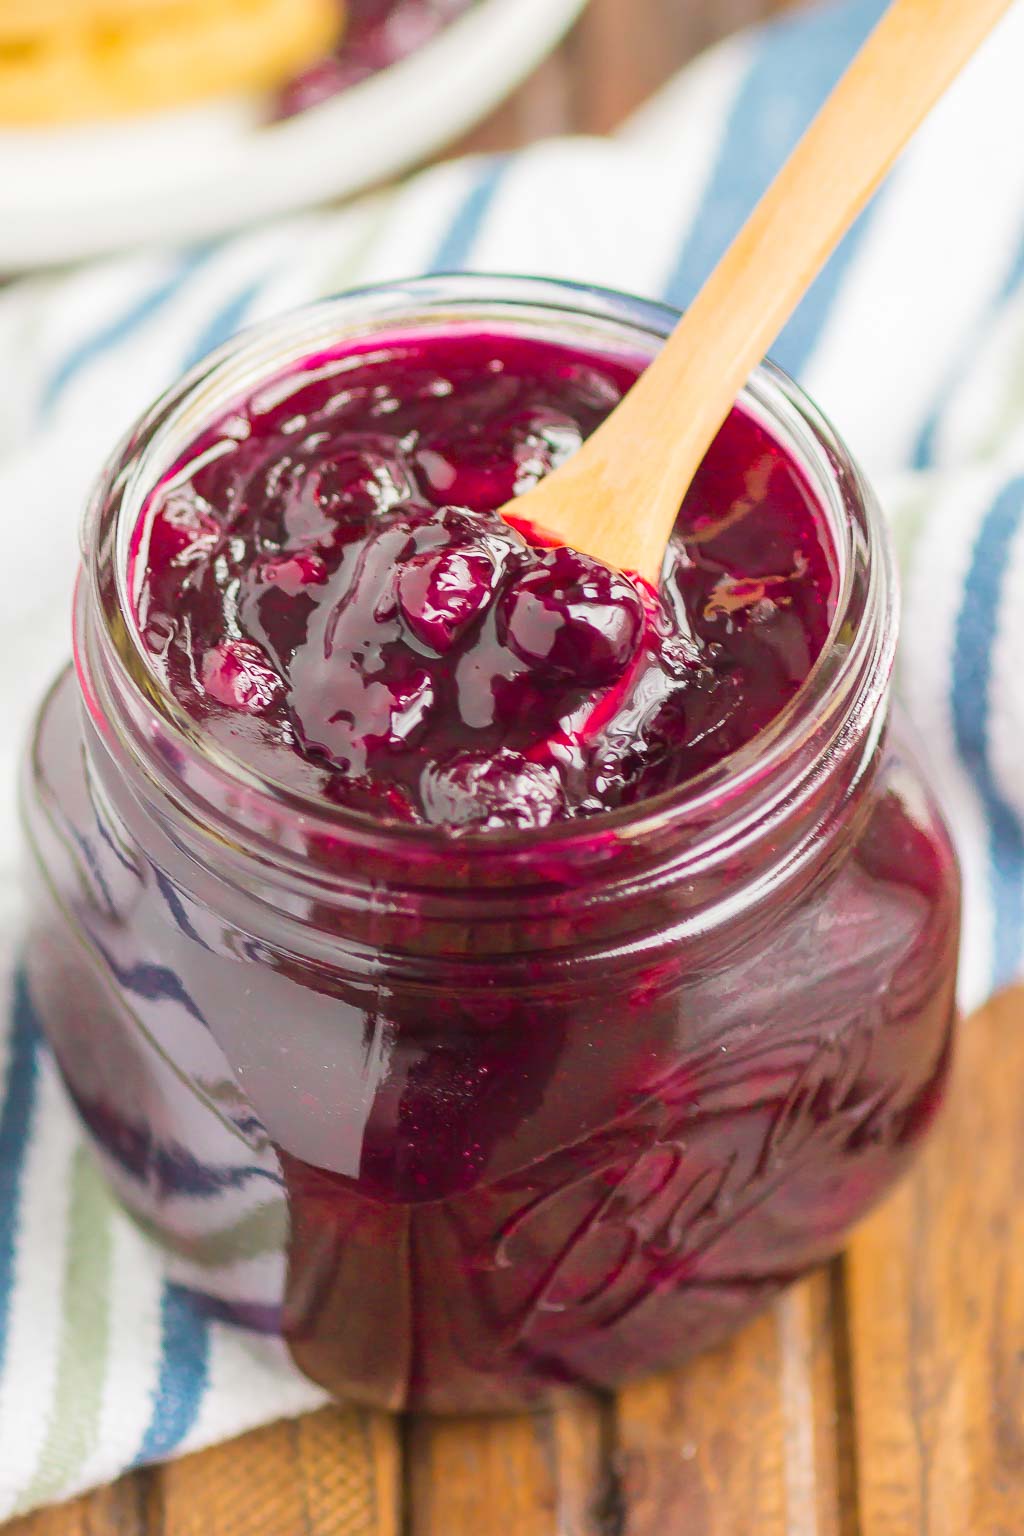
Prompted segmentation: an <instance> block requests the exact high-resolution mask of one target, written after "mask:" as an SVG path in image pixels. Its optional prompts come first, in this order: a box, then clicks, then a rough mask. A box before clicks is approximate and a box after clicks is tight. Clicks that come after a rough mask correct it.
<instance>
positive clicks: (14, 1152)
mask: <svg viewBox="0 0 1024 1536" xmlns="http://www.w3.org/2000/svg"><path fill="white" fill-rule="evenodd" d="M39 1047H40V1034H39V1028H38V1025H37V1024H36V1018H35V1014H34V1012H33V1009H32V1004H31V1003H30V1001H29V996H28V987H27V985H26V982H25V977H24V975H23V974H21V973H19V974H18V975H17V976H15V978H14V995H13V999H12V1016H11V1033H10V1057H9V1060H8V1064H7V1077H6V1081H5V1083H4V1086H3V1098H2V1100H0V1367H2V1365H3V1361H4V1355H5V1353H6V1349H7V1331H8V1327H9V1324H10V1310H11V1296H12V1293H13V1290H14V1271H15V1260H16V1253H17V1237H18V1219H19V1211H20V1208H21V1184H22V1175H23V1173H24V1167H25V1159H26V1157H27V1156H28V1149H29V1141H30V1138H31V1132H32V1117H33V1113H34V1111H35V1105H36V1098H37V1092H38V1078H39Z"/></svg>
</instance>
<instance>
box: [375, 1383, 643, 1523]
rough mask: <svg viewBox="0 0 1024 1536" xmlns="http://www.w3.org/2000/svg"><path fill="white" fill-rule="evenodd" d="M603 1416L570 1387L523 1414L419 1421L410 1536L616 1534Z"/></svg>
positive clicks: (413, 1447)
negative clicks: (557, 1399) (544, 1409)
mask: <svg viewBox="0 0 1024 1536" xmlns="http://www.w3.org/2000/svg"><path fill="white" fill-rule="evenodd" d="M602 1413H603V1410H602V1405H601V1403H600V1402H599V1401H598V1400H597V1399H596V1398H594V1397H590V1396H588V1395H586V1394H583V1393H569V1394H566V1397H565V1399H564V1401H563V1402H562V1403H560V1404H559V1405H558V1407H556V1408H555V1409H553V1410H552V1411H551V1412H548V1413H537V1414H533V1415H529V1416H523V1417H520V1418H512V1417H501V1418H479V1419H434V1420H430V1419H417V1420H414V1421H413V1422H412V1424H411V1425H410V1428H409V1435H408V1439H407V1444H406V1458H407V1464H406V1490H407V1506H408V1523H407V1526H406V1530H407V1532H408V1533H409V1536H608V1533H609V1522H608V1514H609V1500H610V1498H611V1496H612V1490H611V1489H610V1487H609V1485H608V1482H607V1478H606V1476H605V1473H604V1429H603V1423H602Z"/></svg>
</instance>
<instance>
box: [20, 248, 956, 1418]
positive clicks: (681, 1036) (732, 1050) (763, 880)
mask: <svg viewBox="0 0 1024 1536" xmlns="http://www.w3.org/2000/svg"><path fill="white" fill-rule="evenodd" d="M676 318H677V317H676V315H675V314H674V313H673V312H671V311H670V310H668V309H665V308H662V307H660V306H658V305H653V304H649V303H645V302H641V301H640V300H636V299H631V298H626V297H622V296H619V295H615V294H610V293H605V292H596V291H591V290H587V289H581V288H576V287H572V286H569V285H562V284H556V283H551V282H542V281H533V280H520V279H488V278H465V277H464V278H446V279H442V278H438V279H425V280H422V281H418V282H414V283H409V284H401V285H391V286H388V287H386V288H380V289H375V290H368V291H365V292H362V293H357V294H352V295H348V296H345V297H343V298H340V299H337V300H332V301H329V302H327V303H324V304H321V305H318V306H314V307H312V308H310V309H308V310H305V311H302V312H300V313H298V314H294V315H290V316H288V317H286V318H284V319H283V320H278V321H275V322H273V323H271V324H269V325H266V326H264V327H261V328H259V329H257V330H255V331H252V332H249V333H247V334H246V335H244V336H242V337H241V338H239V339H237V340H236V341H234V342H232V343H231V344H230V345H229V346H228V347H226V348H225V349H223V350H222V351H221V352H219V353H218V354H216V356H215V357H213V358H212V359H211V360H210V361H209V362H207V363H206V364H204V365H202V366H201V367H200V368H199V369H198V370H196V371H195V372H193V373H192V374H191V375H190V376H189V377H188V378H187V379H186V380H185V381H184V382H183V383H181V384H180V385H179V386H178V387H176V388H175V389H174V390H172V391H171V392H170V394H169V395H167V396H166V397H165V398H164V399H163V400H162V401H161V402H160V403H159V404H158V405H157V406H156V407H154V409H153V410H152V411H151V412H150V413H149V415H148V416H146V417H145V418H144V419H143V420H142V421H141V422H140V423H139V424H138V426H137V427H136V429H135V430H134V431H133V433H132V434H131V435H130V437H129V438H128V440H127V441H126V442H125V443H124V444H123V445H122V446H121V448H120V449H119V450H118V452H117V453H116V455H115V457H114V458H113V460H112V461H111V463H110V465H109V467H108V469H107V472H106V474H105V476H104V478H103V481H102V483H101V484H100V486H99V487H98V489H97V491H96V493H95V497H94V500H93V503H92V505H91V507H90V509H89V511H88V515H87V517H86V521H85V526H84V543H83V569H82V575H81V580H80V582H79V586H78V592H77V599H76V604H75V631H74V633H75V660H74V665H73V667H70V668H69V669H68V670H67V672H65V674H64V675H63V676H62V677H60V678H59V679H58V681H57V683H56V685H55V686H54V688H53V690H52V692H51V693H50V695H49V697H48V698H47V699H46V701H45V703H44V704H43V706H42V709H41V711H40V714H39V717H38V722H37V726H36V730H35V734H34V739H33V741H32V743H31V750H30V754H29V758H28V762H27V766H26V773H25V779H24V824H25V828H26V840H27V846H28V850H29V857H28V859H27V867H28V876H29V902H28V913H29V924H28V934H27V945H26V964H27V976H28V984H29V988H30V993H31V997H32V999H33V1002H34V1006H35V1009H36V1011H37V1013H38V1017H39V1019H40V1021H41V1023H42V1026H43V1028H44V1029H45V1032H46V1034H47V1036H48V1038H49V1040H50V1042H51V1044H52V1046H53V1049H54V1052H55V1053H56V1057H57V1060H58V1062H59V1064H60V1067H61V1070H62V1072H63V1075H64V1077H65V1079H66V1082H67V1085H68V1088H69V1090H70V1092H71V1095H72V1097H73V1099H74V1102H75V1104H76V1106H77V1108H78V1111H79V1113H80V1115H81V1117H82V1120H83V1122H84V1124H85V1126H86V1127H87V1129H88V1132H89V1134H90V1136H91V1139H92V1141H93V1143H94V1145H95V1148H96V1151H97V1154H98V1156H99V1157H100V1159H101V1161H102V1163H103V1165H104V1167H105V1169H106V1171H107V1173H108V1174H109V1177H110V1179H111V1181H112V1183H113V1185H114V1186H115V1188H116V1190H117V1192H118V1194H119V1196H120V1198H121V1200H122V1201H123V1202H124V1204H125V1206H126V1207H127V1208H128V1210H129V1211H130V1212H132V1213H133V1214H134V1215H135V1216H136V1218H137V1219H138V1220H139V1221H140V1222H141V1223H142V1225H143V1227H144V1229H145V1230H146V1231H147V1232H148V1233H149V1234H150V1235H151V1236H152V1237H153V1238H154V1239H155V1240H156V1241H157V1242H159V1243H162V1244H163V1245H164V1246H165V1247H166V1250H167V1252H168V1255H169V1263H170V1265H171V1268H172V1272H173V1274H174V1276H175V1278H176V1279H177V1280H179V1281H180V1282H181V1283H182V1284H183V1285H185V1286H187V1287H188V1288H189V1289H190V1291H191V1293H192V1295H193V1297H194V1301H195V1305H196V1306H197V1307H199V1308H203V1309H206V1310H208V1311H209V1312H210V1313H211V1314H212V1315H215V1316H217V1317H219V1318H222V1319H224V1318H226V1319H228V1320H229V1321H232V1322H234V1323H237V1325H238V1326H240V1327H242V1328H251V1329H259V1330H262V1331H265V1332H269V1333H274V1334H278V1333H279V1334H281V1335H282V1336H283V1337H284V1339H285V1340H286V1341H287V1344H288V1346H289V1348H290V1350H291V1353H292V1355H293V1357H294V1359H295V1361H296V1362H297V1364H298V1365H299V1366H300V1367H301V1369H302V1370H303V1371H305V1372H306V1373H307V1374H308V1375H309V1376H310V1377H311V1378H312V1379H314V1380H315V1381H317V1382H319V1383H322V1384H323V1385H324V1386H325V1387H326V1388H328V1389H329V1390H330V1391H331V1392H332V1393H334V1394H336V1395H337V1396H338V1397H342V1398H348V1399H356V1400H359V1401H362V1402H365V1403H370V1404H376V1405H380V1406H383V1407H389V1408H404V1407H410V1406H411V1407H416V1408H423V1409H427V1410H435V1411H441V1412H445V1411H467V1410H468V1411H474V1410H492V1409H505V1408H514V1407H518V1406H521V1405H524V1404H530V1403H534V1402H537V1401H538V1400H542V1399H543V1398H544V1397H545V1395H546V1394H548V1393H549V1392H550V1391H551V1390H552V1389H555V1388H557V1387H559V1386H562V1385H564V1384H566V1383H585V1384H588V1385H592V1386H597V1387H613V1386H615V1385H616V1384H617V1383H619V1382H621V1381H622V1380H623V1379H624V1378H625V1377H627V1376H630V1375H632V1374H634V1373H637V1372H643V1371H647V1370H650V1369H652V1368H656V1367H660V1366H665V1365H669V1364H672V1363H674V1362H677V1361H679V1360H680V1359H682V1358H684V1357H685V1356H687V1355H689V1354H692V1353H693V1352H695V1351H697V1350H700V1349H703V1348H704V1347H706V1346H708V1345H710V1344H712V1343H714V1342H715V1341H716V1340H718V1339H720V1338H721V1337H722V1336H723V1335H725V1334H727V1333H728V1332H729V1331H730V1330H732V1329H734V1328H735V1327H737V1325H738V1324H740V1323H741V1322H742V1321H743V1319H744V1318H746V1317H747V1316H748V1315H750V1314H751V1313H753V1312H754V1311H756V1310H757V1309H759V1308H761V1307H763V1306H764V1305H765V1304H766V1303H767V1302H768V1301H769V1300H770V1299H771V1298H772V1297H773V1296H774V1295H776V1293H777V1292H778V1291H779V1290H780V1288H781V1287H783V1286H785V1285H787V1284H788V1283H789V1282H790V1281H792V1280H793V1279H794V1278H795V1277H796V1276H799V1275H800V1274H802V1273H804V1272H805V1271H807V1270H808V1269H809V1268H811V1267H812V1266H814V1265H816V1264H818V1263H820V1262H821V1261H822V1260H825V1259H827V1258H828V1257H829V1256H830V1255H832V1254H834V1253H835V1252H836V1251H837V1249H838V1248H839V1247H840V1246H841V1244H842V1242H843V1240H844V1237H845V1234H846V1233H847V1232H848V1231H849V1229H850V1226H851V1224H852V1223H854V1222H855V1221H856V1220H857V1219H858V1218H859V1217H860V1216H861V1215H862V1214H863V1213H864V1212H865V1211H866V1210H867V1209H868V1208H869V1207H870V1206H871V1205H872V1204H873V1203H874V1202H875V1201H876V1200H877V1199H878V1197H879V1196H880V1195H881V1194H882V1193H883V1192H884V1191H885V1190H886V1189H887V1188H888V1187H889V1186H890V1185H891V1184H892V1182H893V1181H894V1180H895V1179H896V1178H897V1176H898V1175H899V1174H900V1172H901V1171H902V1170H903V1168H904V1167H905V1166H906V1164H907V1162H908V1160H909V1159H910V1158H911V1156H912V1155H913V1153H914V1151H915V1149H916V1148H917V1147H918V1145H919V1144H920V1142H921V1140H922V1138H923V1136H924V1135H925V1133H926V1131H927V1130H928V1128H929V1126H930V1125H931V1123H932V1121H933V1119H934V1117H935V1114H936V1111H937V1109H938V1107H939V1105H940V1103H941V1100H942V1096H943V1091H944V1088H945V1085H946V1081H947V1075H948V1071H949V1065H950V1057H951V1043H952V1032H953V1028H954V1020H955V979H956V964H957V945H958V931H959V883H958V876H957V870H956V863H955V858H954V855H953V852H952V849H951V846H950V842H949V838H948V835H947V832H946V830H945V828H944V825H943V822H942V820H941V817H940V815H939V813H938V811H937V810H936V807H935V804H934V802H933V800H932V798H931V796H930V793H929V790H928V788H927V786H926V784H925V782H924V780H923V778H922V775H921V771H920V769H919V767H918V766H917V765H916V763H915V762H914V760H913V758H912V756H910V755H909V754H908V749H907V745H906V743H905V742H904V740H903V739H902V737H901V735H900V730H899V726H898V722H895V723H894V722H893V720H892V718H891V711H890V680H891V672H892V664H893V651H894V645H895V638H896V622H897V621H896V600H895V589H894V576H893V571H892V564H891V554H890V548H889V543H888V539H887V535H886V532H885V528H884V525H883V523H882V521H881V518H880V514H879V511H878V508H877V505H876V502H875V498H874V496H873V494H872V492H871V490H870V488H869V487H868V486H867V484H866V483H865V481H864V480H863V478H862V476H861V474H860V473H859V471H858V469H857V467H856V465H855V464H854V463H853V462H852V460H851V458H850V456H849V455H848V453H847V452H846V450H845V449H844V447H843V445H842V444H841V442H840V441H839V440H838V439H837V437H836V436H835V434H834V433H833V432H832V430H831V429H830V428H829V427H828V425H827V424H826V423H825V422H824V421H823V420H822V418H821V417H820V416H819V415H818V414H817V412H816V411H815V410H814V408H813V407H812V406H811V405H810V403H809V402H808V401H807V400H806V399H805V397H804V396H803V395H802V394H801V393H800V391H799V390H798V389H797V388H796V386H795V385H793V384H792V383H791V382H790V381H789V380H788V379H786V378H785V377H784V376H783V375H781V374H780V373H779V372H777V371H776V370H775V369H773V368H771V367H769V366H766V367H764V368H762V369H760V370H758V372H757V373H756V374H755V375H754V377H753V378H752V379H751V381H750V384H749V387H748V388H747V390H746V392H745V394H744V396H743V399H742V402H741V406H742V409H743V410H744V411H746V412H748V413H750V414H751V415H752V416H753V417H754V418H755V419H756V420H757V421H758V422H759V423H761V424H762V425H763V426H764V427H765V428H766V429H767V430H768V431H769V432H770V433H771V434H772V435H773V437H774V438H775V439H776V441H777V442H778V443H779V444H780V445H781V446H782V448H783V449H784V451H785V452H786V454H788V455H789V456H790V457H791V459H792V460H793V461H794V462H795V463H796V464H797V465H798V466H799V468H800V470H801V472H802V474H803V475H804V476H805V477H806V480H807V483H808V484H809V485H810V486H811V488H812V489H813V491H814V493H815V495H816V496H817V497H818V498H819V500H820V503H821V506H822V508H823V509H824V515H825V518H826V521H827V525H828V528H829V530H830V533H831V537H832V540H833V542H834V547H835V553H836V562H837V570H838V578H837V581H838V589H837V601H836V613H835V617H834V621H833V623H832V627H831V631H830V635H829V640H828V643H827V645H826V648H825V651H824V653H823V654H822V655H821V657H820V658H819V660H818V662H817V664H816V665H815V667H814V670H813V671H812V673H811V675H810V677H809V678H808V680H807V682H806V683H805V684H804V685H803V687H802V688H801V689H800V691H799V692H798V693H797V694H796V696H795V697H794V698H793V699H792V701H791V702H790V703H789V704H788V705H787V706H786V707H785V708H784V709H783V711H782V713H781V714H780V715H779V716H778V717H777V718H776V719H775V720H774V721H773V722H772V724H771V725H770V726H769V727H768V728H767V729H765V730H763V731H762V732H761V733H760V734H759V735H757V736H756V737H755V739H754V740H753V741H751V742H750V743H749V745H748V746H746V747H743V748H741V749H740V750H738V751H737V752H735V753H734V754H733V755H732V756H731V757H729V758H728V759H726V760H725V761H724V762H722V763H720V764H719V765H718V766H717V767H714V768H712V769H709V770H708V771H707V772H705V773H704V774H702V775H701V777H700V778H698V779H696V780H694V781H693V782H691V783H688V784H686V785H683V786H682V787H680V788H676V789H673V790H671V791H669V792H667V793H664V794H662V795H659V796H657V797H655V798H653V799H649V800H646V801H643V802H641V803H638V804H636V805H633V806H630V807H627V808H624V809H620V810H617V811H613V812H608V813H606V814H603V815H597V816H595V817H592V818H589V819H585V820H582V821H575V822H566V823H564V824H561V825H557V826H550V827H547V828H544V829H540V830H536V829H535V830H530V831H516V832H503V833H495V834H486V835H476V836H472V837H468V838H459V839H453V838H452V837H451V836H449V835H448V834H447V833H446V832H445V831H444V830H443V829H438V828H429V827H404V826H397V825H390V824H388V823H386V822H382V821H379V820H377V821H375V820H374V819H372V818H371V817H369V816H368V815H363V814H360V813H357V812H354V811H346V810H343V809H341V808H339V807H337V806H332V805H330V804H328V803H326V802H323V801H316V800H315V799H313V798H308V797H307V798H304V797H303V796H302V795H301V794H299V793H298V792H296V791H294V790H288V789H287V788H284V787H282V786H281V785H279V784H275V783H273V782H271V781H270V780H269V779H262V778H261V777H260V776H259V775H258V774H257V773H256V772H255V771H254V770H253V769H252V767H251V766H250V767H246V766H245V765H243V764H242V763H240V762H238V761H233V760H232V759H231V758H230V756H228V755H226V754H225V753H224V752H223V751H222V750H221V749H220V748H219V747H218V746H216V745H215V744H214V743H213V742H212V741H210V740H209V739H207V738H206V737H204V733H203V731H202V728H201V726H200V725H199V724H197V722H196V721H195V720H193V719H190V718H188V717H187V716H186V715H185V714H184V712H183V711H182V710H181V709H180V708H179V706H178V705H177V704H176V702H175V701H174V699H173V698H171V697H170V696H169V694H168V693H167V691H166V690H165V689H164V688H163V687H162V686H161V685H160V682H159V679H158V678H157V677H156V676H155V674H154V672H153V670H152V668H151V666H150V664H149V660H148V658H147V656H146V653H145V650H144V648H143V646H142V645H141V643H140V639H139V636H138V634H137V632H136V625H135V620H134V618H133V614H132V605H131V600H130V594H129V592H128V590H127V583H126V571H127V565H128V548H129V543H130V539H131V535H132V530H133V528H134V526H135V522H136V521H137V519H138V516H139V509H140V506H141V505H142V503H143V500H144V498H145V497H146V495H147V494H148V493H149V492H150V491H151V490H152V488H153V487H154V486H155V485H156V484H157V483H158V481H159V480H160V477H161V476H162V475H163V474H164V473H165V472H166V471H167V468H168V466H170V465H172V464H173V463H174V462H175V461H176V459H177V458H178V456H179V455H180V453H181V452H182V450H183V449H184V448H185V447H186V446H187V444H188V443H189V442H190V441H193V440H194V439H195V438H196V437H197V435H198V434H199V432H200V431H201V430H202V428H203V427H204V426H205V425H207V424H208V423H209V422H210V421H211V420H213V419H215V418H216V417H217V416H218V415H220V414H223V413H224V411H226V410H227V409H228V407H229V406H230V405H231V403H232V402H233V401H236V400H237V399H239V398H240V397H241V396H242V395H243V394H244V393H246V392H248V391H250V390H252V389H253V387H254V386H255V385H256V384H258V382H259V381H260V380H261V379H263V378H268V377H271V376H273V375H275V374H277V373H278V372H279V371H280V370H282V369H283V368H284V367H286V366H288V365H289V364H290V363H293V362H295V361H297V360H299V359H301V358H302V357H304V356H307V355H312V354H313V353H315V352H316V351H317V349H318V347H322V346H323V345H324V344H325V343H326V342H330V343H332V344H337V343H338V342H341V341H344V340H345V339H346V338H349V337H351V338H353V339H358V340H360V341H365V340H366V339H367V338H372V337H373V336H375V335H378V334H379V335H382V336H383V335H386V334H387V333H388V332H389V331H394V330H395V328H396V327H400V328H401V329H402V330H403V332H408V331H409V330H410V328H412V329H415V328H416V327H418V326H425V327H433V328H438V327H441V328H445V327H472V328H475V329H476V330H477V331H481V330H491V331H493V330H495V329H497V330H512V331H516V330H521V331H524V332H528V333H529V334H531V335H535V336H539V337H542V338H543V337H549V338H552V339H555V340H559V341H566V342H569V343H571V344H573V345H574V346H576V347H578V348H586V347H588V346H593V347H595V348H598V347H599V348H601V349H604V350H606V351H607V350H609V349H610V350H612V351H614V350H616V349H619V350H622V351H624V352H630V353H637V352H639V353H643V354H644V355H648V356H649V355H653V353H654V352H655V350H656V349H657V347H658V346H659V344H660V343H661V341H662V340H663V338H664V337H665V336H666V335H667V334H668V332H669V331H670V330H671V328H672V326H673V324H674V322H675V320H676Z"/></svg>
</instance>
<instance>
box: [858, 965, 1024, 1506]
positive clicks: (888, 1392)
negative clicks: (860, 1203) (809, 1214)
mask: <svg viewBox="0 0 1024 1536" xmlns="http://www.w3.org/2000/svg"><path fill="white" fill-rule="evenodd" d="M1022 1097H1024V990H1018V991H1016V992H1015V993H1011V994H1009V995H1006V996H1004V997H1002V998H1000V999H998V1000H997V1001H995V1002H994V1003H992V1004H990V1005H989V1007H987V1008H986V1009H984V1010H983V1011H982V1012H981V1013H980V1014H979V1015H977V1016H976V1017H975V1018H973V1019H972V1020H970V1022H969V1023H968V1024H967V1025H966V1026H965V1028H964V1032H963V1036H962V1042H961V1048H960V1061H959V1065H958V1069H957V1080H956V1086H955V1092H954V1094H953V1097H952V1100H951V1104H950V1108H949V1110H948V1111H947V1115H946V1120H945V1125H944V1127H943V1130H942V1133H941V1134H940V1135H939V1136H937V1137H936V1138H935V1140H934V1141H933V1142H932V1143H931V1144H930V1146H929V1148H928V1150H927V1151H926V1153H925V1155H924V1157H923V1159H922V1162H921V1164H920V1165H919V1168H918V1170H917V1172H916V1173H915V1175H914V1176H913V1178H912V1179H911V1180H910V1182H909V1183H907V1184H905V1185H904V1186H903V1187H902V1188H901V1189H900V1190H899V1191H898V1193H897V1194H896V1196H895V1197H894V1198H893V1199H892V1200H890V1201H889V1202H888V1203H887V1204H886V1205H885V1206H884V1207H883V1209H882V1210H881V1211H880V1212H879V1213H878V1214H877V1215H876V1216H875V1217H873V1218H872V1219H871V1220H870V1221H869V1222H868V1223H867V1225H866V1226H864V1227H862V1228H861V1229H860V1231H859V1232H858V1233H857V1234H856V1236H855V1238H854V1241H853V1244H852V1246H851V1249H850V1253H849V1257H848V1261H847V1287H848V1294H849V1326H850V1358H851V1364H852V1371H853V1387H854V1393H855V1400H856V1408H857V1419H856V1425H857V1477H858V1490H859V1502H860V1508H861V1514H862V1520H863V1527H864V1531H865V1533H866V1536H917V1533H921V1536H925V1533H927V1536H968V1533H969V1536H1017V1533H1019V1532H1021V1531H1024V1201H1022V1200H1021V1194H1020V1192H1021V1189H1022V1188H1024V1114H1022V1112H1021V1104H1022Z"/></svg>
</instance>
